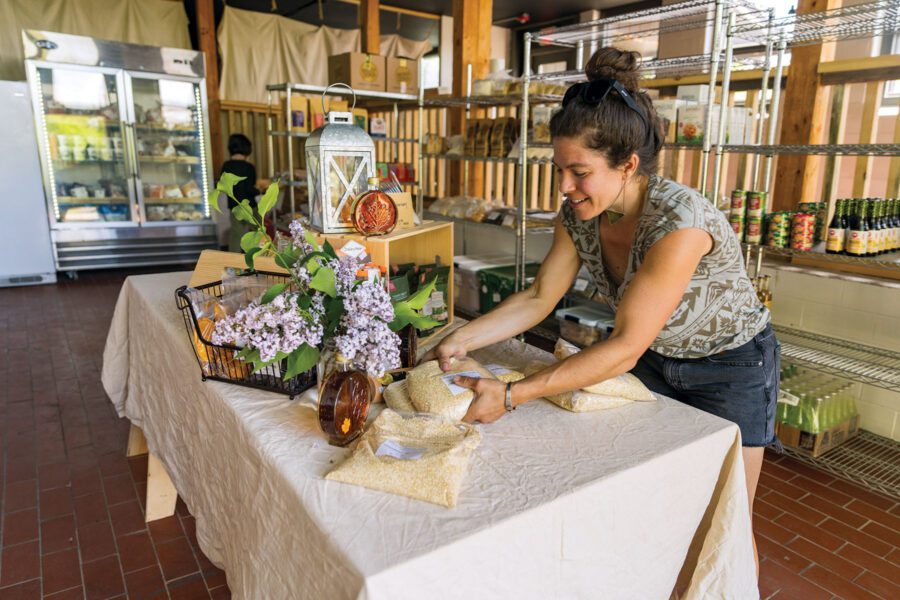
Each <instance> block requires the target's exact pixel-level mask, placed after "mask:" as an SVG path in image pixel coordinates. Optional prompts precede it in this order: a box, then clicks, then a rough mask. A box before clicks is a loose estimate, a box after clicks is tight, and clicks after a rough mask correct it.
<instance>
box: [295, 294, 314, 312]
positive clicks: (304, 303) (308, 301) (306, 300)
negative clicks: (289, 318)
mask: <svg viewBox="0 0 900 600" xmlns="http://www.w3.org/2000/svg"><path fill="white" fill-rule="evenodd" d="M297 306H299V307H300V308H301V309H303V310H309V307H310V306H312V296H307V295H306V294H300V295H298V296H297Z"/></svg>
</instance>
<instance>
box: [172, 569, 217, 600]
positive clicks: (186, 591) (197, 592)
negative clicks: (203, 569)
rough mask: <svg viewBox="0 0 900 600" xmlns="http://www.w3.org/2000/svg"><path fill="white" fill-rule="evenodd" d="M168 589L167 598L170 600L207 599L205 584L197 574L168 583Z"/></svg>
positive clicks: (207, 593)
mask: <svg viewBox="0 0 900 600" xmlns="http://www.w3.org/2000/svg"><path fill="white" fill-rule="evenodd" d="M168 587H169V597H170V598H171V599H172V600H206V599H207V598H209V592H208V591H207V590H206V583H205V582H204V581H203V577H202V576H201V575H200V574H199V573H197V574H196V575H191V576H189V577H184V578H182V579H176V580H175V581H170V582H169V584H168Z"/></svg>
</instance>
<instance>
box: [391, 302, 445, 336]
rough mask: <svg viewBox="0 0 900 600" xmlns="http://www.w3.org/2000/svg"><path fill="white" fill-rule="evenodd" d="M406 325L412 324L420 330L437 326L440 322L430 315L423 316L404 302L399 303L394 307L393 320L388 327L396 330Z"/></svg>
mask: <svg viewBox="0 0 900 600" xmlns="http://www.w3.org/2000/svg"><path fill="white" fill-rule="evenodd" d="M407 325H412V326H413V327H415V328H416V329H418V330H419V331H422V330H423V329H431V328H432V327H437V326H438V325H441V322H440V321H435V320H434V319H432V318H430V317H423V316H422V315H420V314H419V313H417V312H416V311H414V310H413V309H412V308H410V307H409V306H408V305H406V304H405V303H400V304H399V305H397V306H395V307H394V320H393V321H391V323H390V325H389V327H390V328H391V331H394V332H397V331H400V330H401V329H403V328H404V327H406V326H407Z"/></svg>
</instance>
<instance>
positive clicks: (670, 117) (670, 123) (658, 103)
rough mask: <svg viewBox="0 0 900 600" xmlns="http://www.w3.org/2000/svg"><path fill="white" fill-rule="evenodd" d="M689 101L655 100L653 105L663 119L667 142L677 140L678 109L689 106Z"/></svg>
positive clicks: (661, 119) (670, 142)
mask: <svg viewBox="0 0 900 600" xmlns="http://www.w3.org/2000/svg"><path fill="white" fill-rule="evenodd" d="M688 104H690V103H689V102H685V101H684V100H654V101H653V107H654V108H655V109H656V114H657V116H658V117H659V119H660V121H662V125H663V130H664V131H665V132H666V143H667V144H672V143H674V142H675V131H676V130H677V129H678V109H679V108H681V107H682V106H687V105H688Z"/></svg>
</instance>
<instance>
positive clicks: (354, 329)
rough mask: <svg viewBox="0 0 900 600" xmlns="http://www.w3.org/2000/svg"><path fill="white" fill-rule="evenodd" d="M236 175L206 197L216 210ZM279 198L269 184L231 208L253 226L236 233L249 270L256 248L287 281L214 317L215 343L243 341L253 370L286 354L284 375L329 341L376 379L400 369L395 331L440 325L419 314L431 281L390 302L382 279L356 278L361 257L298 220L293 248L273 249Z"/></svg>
mask: <svg viewBox="0 0 900 600" xmlns="http://www.w3.org/2000/svg"><path fill="white" fill-rule="evenodd" d="M241 179H242V178H239V177H236V176H233V175H231V174H229V173H224V174H223V175H222V177H221V179H220V180H219V183H218V185H217V187H216V190H215V191H214V193H213V195H212V196H211V198H210V200H211V202H212V204H213V206H214V207H215V208H216V210H219V211H220V209H219V206H218V197H219V193H220V192H221V193H225V194H227V195H228V196H229V197H231V198H232V199H235V198H234V196H233V186H234V184H235V183H237V182H238V181H240V180H241ZM277 197H278V184H277V183H273V184H272V185H270V186H269V188H268V190H266V193H265V194H264V195H263V197H262V199H261V200H260V201H259V204H258V206H257V207H256V211H254V210H253V207H251V206H250V202H249V201H248V200H242V201H240V202H239V203H238V205H237V206H235V207H234V208H233V209H232V213H233V214H234V216H235V217H236V218H237V219H238V220H240V221H243V222H246V223H248V224H250V225H252V226H254V227H255V230H253V231H250V232H249V233H246V234H244V236H243V237H242V239H241V249H243V250H244V258H245V261H246V262H247V266H248V267H250V268H251V269H252V268H253V264H254V257H255V256H257V255H259V254H263V255H274V256H275V263H276V264H278V265H279V266H280V267H283V268H284V269H286V270H287V271H288V272H289V273H290V281H289V282H285V283H279V284H276V285H273V286H272V287H270V288H269V289H268V290H266V292H265V293H264V294H263V295H262V297H261V298H260V299H259V300H258V301H254V302H251V303H250V304H249V305H248V306H246V307H243V308H241V309H240V310H238V311H236V312H235V313H234V314H232V315H230V316H227V317H225V318H223V319H220V320H219V321H217V322H216V327H215V331H214V333H213V335H212V341H213V343H216V344H233V345H235V346H238V347H241V348H242V350H241V352H240V353H238V355H237V356H238V357H239V358H242V359H244V360H246V361H248V362H251V363H253V366H254V371H259V370H260V369H262V368H264V367H266V366H268V365H270V364H272V363H275V362H279V361H283V360H286V361H287V371H286V372H285V373H284V375H283V376H284V379H285V380H288V379H291V378H293V377H296V376H297V375H299V374H301V373H303V372H305V371H307V370H309V369H311V368H312V367H313V366H315V365H316V362H317V361H318V360H319V354H320V351H321V349H322V348H323V347H324V346H325V345H326V343H327V342H329V341H330V342H332V343H333V345H334V347H335V349H336V351H337V352H339V353H340V354H342V355H343V356H344V357H346V358H347V359H348V360H349V361H350V362H351V363H353V364H354V365H356V367H357V368H359V369H362V370H365V371H366V372H368V373H369V374H370V375H373V376H375V377H381V376H383V375H384V373H385V372H386V371H390V370H392V369H396V368H398V367H400V337H399V336H398V335H397V333H396V332H397V331H399V330H401V329H403V328H404V327H406V326H408V325H412V326H413V327H415V328H416V329H427V328H431V327H435V326H436V325H438V324H439V323H438V322H437V321H434V320H433V319H430V318H427V317H424V316H422V315H421V314H419V311H420V310H421V309H422V307H423V306H424V305H425V303H426V301H427V300H428V297H429V296H430V295H431V292H432V290H433V289H434V284H435V282H434V281H432V282H431V283H430V284H428V285H427V286H425V287H423V288H422V289H420V290H419V291H418V292H417V293H416V294H414V295H413V296H411V297H410V298H408V299H406V300H403V301H398V302H392V301H391V298H390V295H389V294H388V291H387V290H386V289H385V287H384V285H383V284H381V283H379V282H371V281H359V280H357V278H356V273H357V271H359V270H360V268H361V267H362V266H363V265H362V264H361V261H359V260H358V259H356V258H353V257H351V256H346V255H345V256H340V257H339V256H338V255H337V253H336V252H335V250H334V248H332V246H331V245H330V244H329V243H328V242H327V241H326V242H325V243H324V244H323V245H322V246H319V245H318V244H317V243H316V239H315V237H314V236H313V235H312V234H311V233H310V232H308V231H305V230H304V228H303V225H302V224H301V223H300V221H294V222H293V223H291V226H290V231H291V244H290V247H289V248H287V249H284V248H280V249H279V248H276V246H275V244H274V241H273V240H272V239H271V238H270V236H269V235H268V234H267V233H266V229H265V225H264V221H265V215H266V213H267V212H269V211H270V210H272V208H273V207H274V206H275V202H276V200H277ZM235 201H236V202H237V200H236V199H235Z"/></svg>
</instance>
